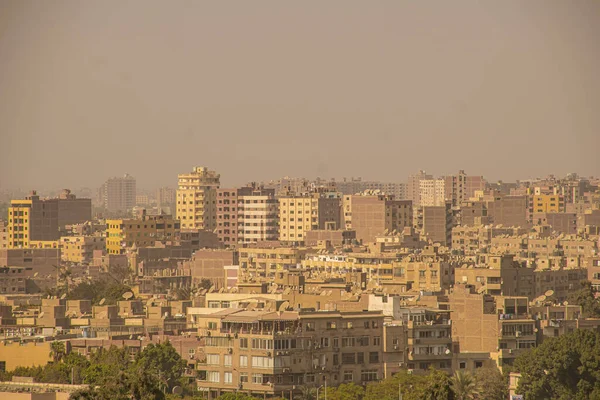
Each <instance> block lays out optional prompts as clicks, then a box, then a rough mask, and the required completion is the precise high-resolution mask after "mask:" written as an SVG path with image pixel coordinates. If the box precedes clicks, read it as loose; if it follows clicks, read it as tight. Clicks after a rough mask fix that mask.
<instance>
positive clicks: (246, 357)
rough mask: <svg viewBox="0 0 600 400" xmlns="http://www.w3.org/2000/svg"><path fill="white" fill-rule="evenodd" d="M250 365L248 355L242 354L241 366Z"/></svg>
mask: <svg viewBox="0 0 600 400" xmlns="http://www.w3.org/2000/svg"><path fill="white" fill-rule="evenodd" d="M247 366H248V356H240V367H247Z"/></svg>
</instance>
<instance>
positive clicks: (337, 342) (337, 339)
mask: <svg viewBox="0 0 600 400" xmlns="http://www.w3.org/2000/svg"><path fill="white" fill-rule="evenodd" d="M333 347H340V339H339V338H336V337H334V338H333Z"/></svg>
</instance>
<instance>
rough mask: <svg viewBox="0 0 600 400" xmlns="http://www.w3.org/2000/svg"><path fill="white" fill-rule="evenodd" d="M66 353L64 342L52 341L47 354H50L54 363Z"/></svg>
mask: <svg viewBox="0 0 600 400" xmlns="http://www.w3.org/2000/svg"><path fill="white" fill-rule="evenodd" d="M66 353H67V351H66V349H65V343H64V342H59V341H54V342H52V343H51V344H50V354H49V355H50V357H52V360H53V361H54V362H55V363H57V362H59V361H60V360H62V359H63V357H64V356H65V354H66Z"/></svg>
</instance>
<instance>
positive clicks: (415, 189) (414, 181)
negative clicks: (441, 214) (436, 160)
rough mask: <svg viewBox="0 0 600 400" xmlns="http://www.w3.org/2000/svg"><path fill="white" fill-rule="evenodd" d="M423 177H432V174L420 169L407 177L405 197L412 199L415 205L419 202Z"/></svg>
mask: <svg viewBox="0 0 600 400" xmlns="http://www.w3.org/2000/svg"><path fill="white" fill-rule="evenodd" d="M425 179H433V175H430V174H428V173H426V172H425V171H423V170H421V171H419V172H418V173H417V174H415V175H411V176H409V177H408V184H407V187H406V190H407V198H408V200H411V201H412V204H413V205H414V206H415V207H416V206H418V205H420V204H421V181H422V180H425Z"/></svg>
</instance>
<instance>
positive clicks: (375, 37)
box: [0, 0, 600, 189]
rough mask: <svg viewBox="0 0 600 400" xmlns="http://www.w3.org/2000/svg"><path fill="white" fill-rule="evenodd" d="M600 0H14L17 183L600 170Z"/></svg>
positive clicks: (5, 112) (1, 109)
mask: <svg viewBox="0 0 600 400" xmlns="http://www.w3.org/2000/svg"><path fill="white" fill-rule="evenodd" d="M599 153H600V1H597V0H589V1H584V0H578V1H566V0H560V1H552V0H540V1H534V0H526V1H510V0H502V1H492V0H490V1H446V0H444V1H442V0H439V1H400V0H392V1H356V2H355V1H348V0H344V1H297V2H289V1H241V0H240V1H211V2H205V1H199V0H198V1H183V0H180V1H167V0H161V1H149V0H140V1H122V0H96V1H91V0H88V1H79V0H77V1H59V0H47V1H44V0H36V1H23V0H0V187H15V186H20V187H22V188H24V189H30V188H48V187H72V188H76V187H80V186H90V187H96V186H98V185H99V184H100V183H101V182H102V181H103V180H105V179H106V178H107V177H109V176H114V175H122V174H123V173H125V172H128V173H130V174H132V175H133V176H135V177H136V178H137V179H138V186H141V187H153V186H158V185H171V186H175V185H176V180H177V174H178V173H182V172H187V171H189V170H191V169H192V167H193V166H194V165H206V166H209V167H210V168H211V169H216V170H217V171H219V172H220V173H221V177H222V182H223V183H224V184H226V185H227V184H230V185H233V184H242V183H245V182H248V181H250V180H263V179H271V178H279V177H281V176H284V175H289V176H306V177H315V176H321V177H332V176H335V177H342V176H362V177H363V178H367V179H380V180H386V181H403V180H405V179H406V177H407V176H408V175H409V174H410V173H412V172H414V171H416V170H418V169H426V170H427V171H429V172H432V173H434V174H440V175H441V174H446V173H454V172H456V171H457V170H458V169H465V170H466V171H467V173H471V174H478V175H479V174H481V175H484V176H486V177H487V178H489V179H500V178H502V179H504V180H514V179H517V178H527V177H535V176H541V175H545V174H548V173H554V174H565V173H567V172H571V171H578V172H580V173H582V174H595V175H598V174H600V161H598V158H599Z"/></svg>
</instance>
